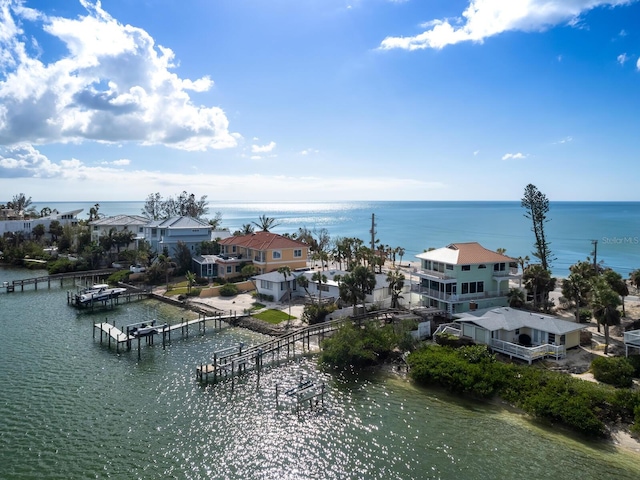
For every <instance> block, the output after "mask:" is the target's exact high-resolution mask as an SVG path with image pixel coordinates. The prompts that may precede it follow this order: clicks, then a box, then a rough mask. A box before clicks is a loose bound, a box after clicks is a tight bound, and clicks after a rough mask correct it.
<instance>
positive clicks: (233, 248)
mask: <svg viewBox="0 0 640 480" xmlns="http://www.w3.org/2000/svg"><path fill="white" fill-rule="evenodd" d="M231 252H232V253H236V246H235V245H233V246H232V247H231Z"/></svg>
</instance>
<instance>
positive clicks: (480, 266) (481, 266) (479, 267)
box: [478, 265, 487, 270]
mask: <svg viewBox="0 0 640 480" xmlns="http://www.w3.org/2000/svg"><path fill="white" fill-rule="evenodd" d="M481 268H487V266H486V265H478V270H480V269H481Z"/></svg>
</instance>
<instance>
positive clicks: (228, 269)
mask: <svg viewBox="0 0 640 480" xmlns="http://www.w3.org/2000/svg"><path fill="white" fill-rule="evenodd" d="M231 272H232V269H231V265H228V266H227V273H231Z"/></svg>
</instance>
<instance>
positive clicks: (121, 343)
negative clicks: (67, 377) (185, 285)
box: [93, 312, 245, 360]
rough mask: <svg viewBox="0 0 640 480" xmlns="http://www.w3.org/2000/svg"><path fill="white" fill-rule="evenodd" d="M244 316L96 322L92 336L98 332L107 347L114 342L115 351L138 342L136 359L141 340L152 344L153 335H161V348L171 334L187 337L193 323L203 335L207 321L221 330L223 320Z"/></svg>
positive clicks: (130, 346)
mask: <svg viewBox="0 0 640 480" xmlns="http://www.w3.org/2000/svg"><path fill="white" fill-rule="evenodd" d="M242 316H245V314H240V315H237V314H236V313H235V312H229V314H223V313H222V312H220V314H216V315H211V316H205V315H202V316H200V315H199V316H198V318H196V319H193V320H186V321H182V322H180V323H176V324H173V325H169V324H167V323H164V324H162V325H159V324H158V323H157V321H156V320H151V321H147V322H137V323H132V324H129V325H126V326H123V327H121V328H118V327H116V326H115V325H114V324H111V323H108V322H102V323H96V324H94V325H93V338H94V340H95V338H96V331H98V332H100V343H101V344H102V343H103V341H106V342H107V343H108V346H109V348H111V345H112V344H114V345H115V347H116V352H119V351H120V348H122V349H123V350H124V349H126V350H131V349H132V344H133V343H134V342H137V344H138V360H140V357H141V348H140V347H141V345H142V340H143V339H144V343H145V344H146V345H154V344H155V337H156V336H161V337H162V348H163V349H164V348H166V344H167V343H168V342H171V334H172V333H173V334H174V335H175V333H178V332H179V333H180V334H181V337H182V338H188V337H189V327H193V326H194V325H197V326H198V334H199V335H204V334H205V332H206V325H207V322H209V323H213V328H214V330H221V329H222V324H223V322H225V323H229V321H231V320H235V319H236V318H238V317H242Z"/></svg>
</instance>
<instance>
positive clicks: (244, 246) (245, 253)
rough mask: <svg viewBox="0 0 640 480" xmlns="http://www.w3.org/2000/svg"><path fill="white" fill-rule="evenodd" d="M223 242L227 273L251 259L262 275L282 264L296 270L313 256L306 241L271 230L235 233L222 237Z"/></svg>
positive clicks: (221, 259) (223, 258) (223, 264)
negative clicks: (244, 233) (247, 233)
mask: <svg viewBox="0 0 640 480" xmlns="http://www.w3.org/2000/svg"><path fill="white" fill-rule="evenodd" d="M219 244H220V257H221V258H220V266H221V267H224V273H225V274H228V273H233V272H234V269H235V266H236V265H239V264H241V263H249V262H250V263H253V265H254V266H255V267H256V271H257V272H258V273H260V274H261V273H268V272H272V271H274V270H277V269H278V268H280V267H289V268H290V269H291V270H292V271H293V270H295V269H297V268H305V267H306V266H307V260H308V258H309V246H308V245H307V244H306V243H303V242H300V241H298V240H294V239H292V238H288V237H284V236H282V235H278V234H276V233H271V232H264V231H262V232H255V233H251V234H249V235H237V236H231V237H228V238H223V239H221V240H220V242H219ZM219 270H220V269H219ZM220 276H223V275H220Z"/></svg>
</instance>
